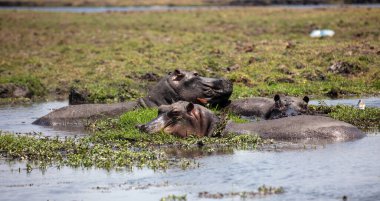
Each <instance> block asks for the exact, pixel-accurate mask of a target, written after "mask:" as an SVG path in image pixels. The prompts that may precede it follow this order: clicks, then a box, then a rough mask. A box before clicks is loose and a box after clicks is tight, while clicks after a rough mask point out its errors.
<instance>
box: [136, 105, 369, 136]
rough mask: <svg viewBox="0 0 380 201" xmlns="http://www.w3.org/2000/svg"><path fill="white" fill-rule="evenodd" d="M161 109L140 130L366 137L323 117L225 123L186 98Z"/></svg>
mask: <svg viewBox="0 0 380 201" xmlns="http://www.w3.org/2000/svg"><path fill="white" fill-rule="evenodd" d="M158 111H159V112H158V117H157V118H155V119H153V120H152V121H151V122H149V123H147V124H145V125H141V126H138V127H139V128H140V130H141V131H143V132H148V133H156V132H159V131H163V132H165V133H169V134H173V135H177V136H180V137H186V136H189V135H196V136H214V135H215V134H217V132H219V131H220V129H221V128H222V129H223V127H224V130H223V131H222V132H221V133H222V134H226V133H235V134H258V135H259V136H260V137H262V138H264V139H275V140H283V141H303V142H307V141H313V142H328V141H346V140H352V139H359V138H362V137H364V136H365V135H364V134H363V132H362V131H360V130H359V129H358V128H356V127H355V126H353V125H351V124H348V123H345V122H342V121H338V120H334V119H332V118H329V117H324V116H309V115H298V116H291V117H286V118H281V119H275V120H264V121H259V122H250V123H233V122H228V123H227V124H226V125H225V126H223V122H222V121H220V120H219V118H218V117H217V116H216V115H214V114H213V113H212V112H211V111H210V110H208V109H207V108H205V107H203V106H201V105H197V104H193V103H189V102H186V101H180V102H177V103H174V104H171V105H168V106H161V107H159V110H158ZM221 125H222V126H221Z"/></svg>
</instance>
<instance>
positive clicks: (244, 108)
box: [226, 94, 309, 119]
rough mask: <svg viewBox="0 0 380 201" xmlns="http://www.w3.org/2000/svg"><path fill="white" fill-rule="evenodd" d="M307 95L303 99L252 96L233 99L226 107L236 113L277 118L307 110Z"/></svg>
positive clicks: (281, 96)
mask: <svg viewBox="0 0 380 201" xmlns="http://www.w3.org/2000/svg"><path fill="white" fill-rule="evenodd" d="M308 102H309V97H307V96H305V97H304V98H303V99H300V98H296V97H291V96H283V95H278V94H277V95H275V96H274V98H273V99H270V98H264V97H253V98H246V99H239V100H233V101H232V102H231V103H230V104H229V105H228V106H227V107H226V108H227V109H228V110H229V111H230V112H231V113H234V114H236V115H240V116H247V117H258V118H262V119H278V118H282V117H288V116H296V115H300V114H305V113H306V112H307V104H308Z"/></svg>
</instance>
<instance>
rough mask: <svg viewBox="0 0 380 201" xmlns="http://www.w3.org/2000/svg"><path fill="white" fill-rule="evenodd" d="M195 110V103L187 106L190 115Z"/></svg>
mask: <svg viewBox="0 0 380 201" xmlns="http://www.w3.org/2000/svg"><path fill="white" fill-rule="evenodd" d="M193 110H194V104H193V103H189V104H187V106H186V111H187V113H190V112H191V111H193Z"/></svg>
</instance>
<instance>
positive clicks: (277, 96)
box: [274, 94, 281, 102]
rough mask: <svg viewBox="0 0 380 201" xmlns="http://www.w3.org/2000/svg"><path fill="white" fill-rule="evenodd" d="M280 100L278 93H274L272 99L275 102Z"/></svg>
mask: <svg viewBox="0 0 380 201" xmlns="http://www.w3.org/2000/svg"><path fill="white" fill-rule="evenodd" d="M280 100H281V98H280V95H278V94H276V95H275V96H274V101H275V102H278V101H280Z"/></svg>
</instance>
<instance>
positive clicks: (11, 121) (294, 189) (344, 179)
mask: <svg viewBox="0 0 380 201" xmlns="http://www.w3.org/2000/svg"><path fill="white" fill-rule="evenodd" d="M357 100H358V99H341V100H325V102H326V103H327V104H337V103H341V104H349V105H355V104H356V103H357ZM363 100H364V101H365V103H366V104H367V106H373V107H380V104H379V103H380V98H374V97H372V98H366V99H363ZM312 103H313V102H312ZM316 103H317V102H316ZM67 104H68V103H67V101H64V102H58V101H57V102H46V103H35V104H31V105H24V106H5V107H4V106H3V107H1V108H0V114H1V115H0V130H7V131H12V132H17V133H18V132H20V133H24V132H31V131H34V132H43V135H49V136H54V135H58V136H66V135H70V136H72V135H81V134H84V133H83V132H81V131H67V130H66V131H62V130H55V129H53V128H51V127H41V126H36V125H32V124H31V122H33V121H34V120H35V119H37V118H38V117H41V116H43V115H45V114H47V113H49V112H51V111H52V110H53V109H57V108H60V107H63V106H66V105H67ZM379 152H380V135H369V136H368V137H366V138H364V139H361V140H357V141H353V142H346V143H336V144H329V145H326V146H318V147H317V148H316V149H313V148H312V149H307V150H291V151H289V150H287V151H283V152H275V151H268V150H266V151H236V152H235V153H234V154H228V155H213V156H209V157H197V158H196V161H197V162H199V164H200V167H199V168H195V169H190V170H181V169H169V170H167V171H166V172H154V171H152V170H148V169H142V170H138V169H136V170H134V171H133V172H128V171H111V172H107V171H105V170H99V169H94V168H93V169H81V168H79V169H74V168H69V167H63V168H61V169H60V170H58V169H57V168H55V167H51V168H48V169H47V171H46V172H44V173H43V172H41V171H39V170H38V169H35V170H33V171H32V172H31V173H27V172H26V169H25V168H26V164H25V163H23V162H12V164H9V163H8V162H6V161H5V160H0V195H1V196H0V200H23V199H25V198H26V197H27V198H28V200H47V199H49V200H95V199H96V200H159V199H160V198H161V197H164V196H167V195H170V194H176V195H183V194H187V197H188V200H198V199H199V200H207V199H204V198H198V193H199V192H203V191H209V192H210V193H217V192H220V193H228V192H231V191H235V192H241V191H257V188H258V187H259V186H261V185H263V184H265V185H270V186H275V187H280V186H282V187H284V188H285V191H286V192H285V193H284V194H280V195H271V196H268V197H264V198H262V197H261V198H260V200H340V199H341V198H342V196H343V195H346V196H348V198H349V200H376V199H377V198H378V197H380V163H379V161H380V155H379ZM19 168H20V172H19ZM231 199H232V198H229V199H228V200H231ZM233 199H235V200H240V198H233Z"/></svg>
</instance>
